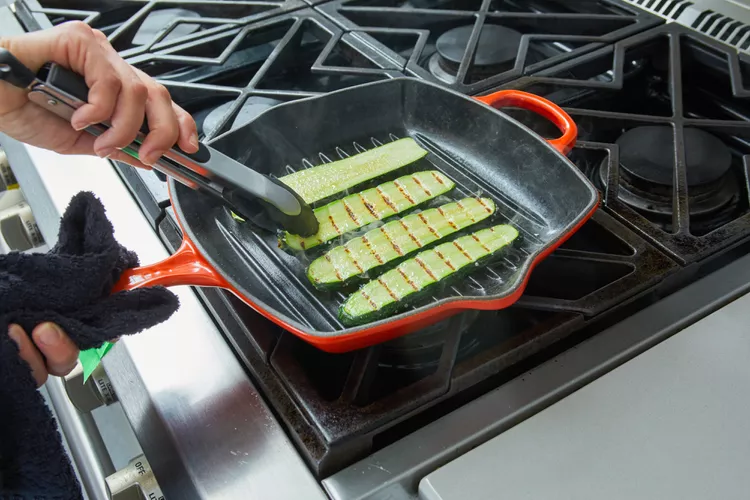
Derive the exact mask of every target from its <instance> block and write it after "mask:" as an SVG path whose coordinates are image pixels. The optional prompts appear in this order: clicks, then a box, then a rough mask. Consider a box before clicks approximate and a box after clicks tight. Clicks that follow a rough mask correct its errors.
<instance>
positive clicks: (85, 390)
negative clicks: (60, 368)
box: [63, 363, 117, 413]
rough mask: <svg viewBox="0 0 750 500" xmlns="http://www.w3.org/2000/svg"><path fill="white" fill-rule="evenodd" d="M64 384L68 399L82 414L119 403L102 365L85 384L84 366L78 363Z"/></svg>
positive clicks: (64, 379)
mask: <svg viewBox="0 0 750 500" xmlns="http://www.w3.org/2000/svg"><path fill="white" fill-rule="evenodd" d="M63 382H64V383H65V390H66V392H67V393H68V398H69V399H70V401H71V402H72V403H73V405H74V406H75V407H76V408H78V411H80V412H81V413H89V412H91V410H93V409H95V408H99V407H100V406H105V405H111V404H112V403H114V402H116V401H117V396H116V395H115V391H114V389H113V388H112V383H111V382H110V381H109V377H108V376H107V372H105V371H104V367H103V366H102V365H99V366H97V367H96V369H95V370H94V372H93V373H92V374H91V376H90V377H89V379H88V380H87V381H86V383H84V382H83V366H81V364H80V363H78V364H76V367H75V368H73V371H71V372H70V373H69V374H68V375H67V376H65V377H64V378H63Z"/></svg>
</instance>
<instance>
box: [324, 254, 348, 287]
mask: <svg viewBox="0 0 750 500" xmlns="http://www.w3.org/2000/svg"><path fill="white" fill-rule="evenodd" d="M326 260H327V261H328V263H329V264H331V267H333V272H334V273H336V279H337V280H339V281H344V278H343V277H342V276H341V273H340V272H339V268H338V267H336V264H334V263H333V260H331V256H330V255H328V254H326Z"/></svg>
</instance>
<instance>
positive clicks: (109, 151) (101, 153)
mask: <svg viewBox="0 0 750 500" xmlns="http://www.w3.org/2000/svg"><path fill="white" fill-rule="evenodd" d="M114 152H115V148H104V149H101V150H99V151H97V152H96V154H97V156H99V157H100V158H109V157H110V156H112V153H114Z"/></svg>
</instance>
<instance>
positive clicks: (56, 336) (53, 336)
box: [37, 323, 62, 346]
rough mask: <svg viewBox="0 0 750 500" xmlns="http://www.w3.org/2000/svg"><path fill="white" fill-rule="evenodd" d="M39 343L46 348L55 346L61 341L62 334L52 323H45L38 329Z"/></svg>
mask: <svg viewBox="0 0 750 500" xmlns="http://www.w3.org/2000/svg"><path fill="white" fill-rule="evenodd" d="M37 335H38V336H39V341H40V342H41V343H42V344H44V345H48V346H55V345H57V344H59V343H60V341H61V340H62V332H60V329H59V328H58V327H57V326H55V325H54V324H53V323H45V324H43V325H42V326H40V327H39V333H38V334H37Z"/></svg>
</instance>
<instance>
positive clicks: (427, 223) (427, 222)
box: [417, 213, 440, 239]
mask: <svg viewBox="0 0 750 500" xmlns="http://www.w3.org/2000/svg"><path fill="white" fill-rule="evenodd" d="M417 217H419V220H421V221H422V223H424V225H425V226H427V229H428V230H429V231H430V232H431V233H432V234H433V236H435V238H437V239H440V234H438V232H437V231H436V230H435V228H433V227H432V226H431V225H430V222H429V221H428V220H427V217H425V216H424V214H423V213H420V214H419V215H417Z"/></svg>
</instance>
